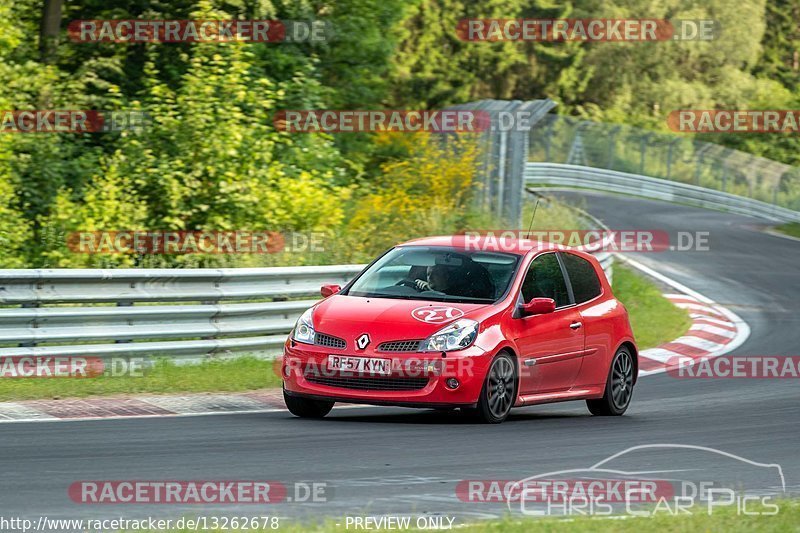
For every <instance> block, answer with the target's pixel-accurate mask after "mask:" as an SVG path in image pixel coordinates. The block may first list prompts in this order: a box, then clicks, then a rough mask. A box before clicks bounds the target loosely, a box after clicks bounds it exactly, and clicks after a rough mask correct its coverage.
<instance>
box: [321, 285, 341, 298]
mask: <svg viewBox="0 0 800 533" xmlns="http://www.w3.org/2000/svg"><path fill="white" fill-rule="evenodd" d="M340 290H342V288H341V287H340V286H339V285H323V286H322V288H321V289H320V290H319V292H320V294H322V297H323V298H327V297H328V296H333V295H334V294H336V293H337V292H339V291H340Z"/></svg>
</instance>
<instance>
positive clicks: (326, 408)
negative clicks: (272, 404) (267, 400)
mask: <svg viewBox="0 0 800 533" xmlns="http://www.w3.org/2000/svg"><path fill="white" fill-rule="evenodd" d="M283 401H284V403H285V404H286V407H287V408H288V409H289V412H290V413H292V414H293V415H294V416H298V417H300V418H323V417H324V416H325V415H327V414H328V413H330V412H331V409H333V404H334V402H326V401H324V400H312V399H310V398H303V397H302V396H289V395H288V394H286V391H283Z"/></svg>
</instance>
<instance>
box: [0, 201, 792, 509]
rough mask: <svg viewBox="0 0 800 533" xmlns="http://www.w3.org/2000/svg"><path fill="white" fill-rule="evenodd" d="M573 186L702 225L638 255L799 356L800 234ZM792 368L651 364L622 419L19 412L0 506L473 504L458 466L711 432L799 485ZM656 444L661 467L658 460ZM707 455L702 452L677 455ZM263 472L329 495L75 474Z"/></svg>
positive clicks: (594, 455) (769, 351) (556, 465)
mask: <svg viewBox="0 0 800 533" xmlns="http://www.w3.org/2000/svg"><path fill="white" fill-rule="evenodd" d="M560 195H562V196H567V197H569V198H571V199H576V198H578V199H580V201H581V202H582V203H583V205H584V206H585V207H586V208H587V210H588V211H590V212H591V213H592V214H594V215H596V216H598V217H599V218H600V219H602V220H603V221H604V222H605V223H606V224H607V225H608V226H610V227H611V228H612V229H663V230H667V231H669V232H670V233H673V232H675V231H677V230H685V231H709V232H710V245H711V250H712V251H711V252H665V253H657V254H636V259H638V260H640V261H641V262H643V263H646V264H647V265H648V266H651V267H653V268H655V269H656V270H658V271H660V272H661V273H663V274H665V275H667V276H669V277H672V278H673V279H675V280H677V281H679V282H681V283H683V284H685V285H686V286H688V287H690V288H692V289H695V290H697V291H699V292H701V293H702V294H704V295H706V296H708V297H710V298H712V299H714V300H716V301H717V302H718V303H721V304H724V305H727V306H728V307H729V308H730V309H731V310H733V311H734V312H736V313H737V314H739V316H741V317H742V318H743V319H745V320H746V321H747V322H748V323H749V325H750V326H751V328H752V334H751V336H750V338H749V339H748V341H747V342H746V343H745V344H744V345H743V346H741V347H740V348H739V349H737V350H736V352H734V353H739V354H763V355H787V354H797V353H798V350H797V340H798V337H800V335H798V332H800V317H798V311H800V283H798V282H799V281H800V276H798V269H799V268H800V267H799V265H800V242H796V241H791V240H786V239H781V238H779V237H774V236H771V235H768V234H765V233H761V232H759V231H758V229H757V226H759V225H763V223H762V222H759V221H757V220H755V219H749V218H746V217H740V216H735V215H729V214H724V213H718V212H714V211H706V210H701V209H695V208H690V207H684V206H678V205H672V204H667V203H660V202H652V201H644V200H638V199H630V198H622V197H611V196H600V195H594V194H591V195H590V194H584V193H560ZM799 392H800V389H798V385H797V382H796V380H788V379H786V380H744V379H740V380H711V381H709V380H678V379H675V378H672V377H670V376H668V375H664V374H662V375H657V376H651V377H647V378H644V379H643V380H641V381H640V382H639V384H638V386H637V388H636V392H635V394H634V399H633V404H632V406H631V408H630V410H629V411H628V414H627V415H626V416H624V417H622V418H612V419H609V418H593V417H591V416H590V415H589V413H588V411H587V410H586V408H585V406H584V404H583V402H574V403H567V404H556V405H549V406H533V407H528V408H524V409H521V410H516V411H514V412H513V413H512V415H511V417H510V419H509V420H508V421H507V422H506V423H504V424H502V425H500V426H481V425H474V424H471V423H469V422H468V421H466V420H465V419H463V418H462V417H461V416H460V415H459V414H453V415H446V414H440V413H436V412H433V411H414V410H405V409H399V408H360V409H339V410H337V409H334V411H333V413H332V414H331V415H329V416H328V418H326V419H324V420H321V421H308V420H299V419H296V418H293V417H292V416H291V415H289V414H288V413H283V412H281V413H265V414H243V415H230V416H204V417H193V418H160V419H140V420H107V421H84V422H57V423H29V424H28V423H21V424H3V425H2V426H0V472H2V476H1V477H0V502H2V504H1V507H2V510H3V513H2V514H4V515H5V516H9V515H25V516H33V517H36V516H38V515H40V514H44V515H47V516H50V517H57V516H60V517H75V518H90V517H115V516H138V517H144V516H180V515H182V514H184V513H191V514H197V513H203V514H209V515H211V514H217V515H220V514H234V513H238V514H241V513H247V514H256V515H266V514H272V515H275V514H278V515H281V516H295V517H312V516H313V517H319V516H332V517H342V516H344V515H346V514H350V515H357V514H364V513H369V514H371V515H378V514H384V513H413V514H419V513H443V514H446V515H450V516H457V517H459V521H460V520H462V519H465V518H478V517H482V516H491V515H497V514H499V513H502V512H503V510H504V507H503V506H502V505H495V504H480V503H478V504H467V503H463V502H461V501H459V500H458V499H457V498H456V497H455V485H456V483H457V481H458V480H462V479H511V480H516V479H520V478H522V477H526V476H530V475H535V474H539V473H544V472H548V471H553V470H558V469H568V468H581V467H588V466H590V465H592V464H594V463H596V462H598V461H601V460H602V459H604V458H606V457H608V456H610V455H612V454H614V453H617V452H620V451H622V450H624V449H626V448H628V447H630V446H633V445H638V444H648V443H680V444H693V445H702V446H709V447H713V448H718V449H721V450H724V451H726V452H730V453H733V454H736V455H740V456H743V457H746V458H748V459H751V460H754V461H758V462H762V463H778V464H780V465H781V466H782V467H783V472H784V474H785V477H786V484H787V485H788V486H789V487H790V489H792V490H793V492H795V493H796V492H798V491H797V488H798V487H800V454H799V453H798V452H797V442H798V441H800V438H799V437H800V427H798V421H800V413H799V412H798V396H800V394H799ZM658 462H659V458H658V457H655V458H653V461H652V463H650V464H648V466H649V467H651V468H653V469H659V468H663V465H659V464H657V463H658ZM667 466H668V467H670V468H672V469H676V470H683V471H690V470H692V469H696V468H698V469H699V468H706V467H708V464H707V462H706V461H704V460H703V459H702V458H700V457H697V458H695V459H694V460H693V459H691V458H689V459H683V462H681V463H680V464H679V465H678V464H674V463H673V464H669V465H667ZM87 479H95V480H113V479H116V480H128V479H140V480H148V479H149V480H203V479H227V480H234V479H258V480H279V481H282V482H284V483H291V482H293V481H298V480H306V481H325V482H327V483H328V484H329V485H330V486H331V489H329V490H331V491H332V493H331V494H330V501H329V502H328V503H320V504H296V503H295V504H279V505H274V506H269V507H266V508H264V507H262V508H258V507H255V506H241V507H238V508H237V507H232V506H226V507H221V506H216V507H205V508H204V507H201V506H197V505H195V506H185V507H175V506H171V505H160V506H141V505H140V506H136V505H127V506H120V505H117V506H108V505H93V506H92V505H78V504H75V503H72V502H71V501H70V500H69V498H68V497H67V487H68V486H69V485H70V483H72V482H74V481H76V480H87Z"/></svg>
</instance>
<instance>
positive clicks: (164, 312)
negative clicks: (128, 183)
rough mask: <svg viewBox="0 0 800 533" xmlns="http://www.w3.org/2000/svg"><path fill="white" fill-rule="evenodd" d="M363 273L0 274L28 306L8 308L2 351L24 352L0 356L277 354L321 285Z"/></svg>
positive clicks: (324, 269) (0, 295)
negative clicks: (242, 352) (246, 352)
mask: <svg viewBox="0 0 800 533" xmlns="http://www.w3.org/2000/svg"><path fill="white" fill-rule="evenodd" d="M363 268H364V265H335V266H312V267H279V268H252V269H251V268H231V269H118V270H88V269H86V270H85V269H74V270H72V269H56V270H0V305H3V306H8V305H21V306H22V307H13V308H10V307H5V308H0V344H5V345H10V344H19V346H13V347H4V348H0V356H12V355H20V356H24V355H29V356H30V355H37V356H56V355H90V356H101V357H102V356H133V355H165V356H167V355H169V356H196V355H205V354H211V355H214V354H217V355H219V354H226V353H228V352H234V351H243V350H245V351H254V352H275V351H279V350H280V347H281V345H282V344H283V341H284V340H285V339H286V334H287V333H288V332H289V330H290V329H291V328H292V327H293V326H294V323H295V321H296V320H297V317H298V316H300V314H301V313H302V312H303V311H304V310H305V309H308V308H309V307H310V306H312V305H313V304H314V303H316V301H317V298H315V297H318V295H319V288H320V285H322V284H323V283H338V284H342V285H343V284H345V283H346V282H347V281H349V280H350V279H352V278H353V277H354V276H355V275H356V274H357V273H358V272H360V271H361V270H362V269H363ZM289 298H314V299H303V300H289ZM267 299H269V300H272V301H263V300H267ZM242 300H262V301H256V302H254V301H249V302H243V301H242ZM178 302H186V303H184V304H180V303H178ZM190 302H191V303H190ZM61 304H77V305H69V306H65V305H61ZM88 304H107V305H93V306H89V305H88ZM135 304H140V305H135ZM165 304H166V305H165ZM55 343H61V344H55ZM63 343H70V344H63ZM38 344H47V345H45V346H41V345H38Z"/></svg>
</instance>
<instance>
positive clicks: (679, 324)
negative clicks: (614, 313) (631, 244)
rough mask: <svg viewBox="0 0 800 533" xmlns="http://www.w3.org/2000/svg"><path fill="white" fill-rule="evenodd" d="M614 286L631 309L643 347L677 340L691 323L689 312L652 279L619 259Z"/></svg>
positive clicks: (634, 328)
mask: <svg viewBox="0 0 800 533" xmlns="http://www.w3.org/2000/svg"><path fill="white" fill-rule="evenodd" d="M613 289H614V295H615V296H616V297H617V298H618V299H619V300H620V301H621V302H622V303H623V304H624V305H625V307H626V308H627V309H628V315H629V316H630V320H631V327H632V328H633V334H634V337H635V338H636V342H637V344H638V346H639V349H640V350H644V349H647V348H654V347H656V346H658V345H660V344H663V343H665V342H669V341H671V340H673V339H677V338H678V337H680V336H681V335H683V334H684V333H686V331H687V330H688V329H689V327H690V326H691V325H692V319H691V318H690V317H689V313H687V312H686V311H685V310H683V309H680V308H678V307H675V305H673V304H672V302H670V301H669V300H667V299H666V298H664V296H662V294H661V290H660V289H659V288H658V287H657V286H656V285H655V284H654V283H653V282H651V281H650V280H649V279H647V278H645V277H644V276H642V275H640V274H638V273H636V272H634V271H633V270H631V269H630V268H628V267H626V266H623V265H620V264H619V263H618V262H617V263H615V264H614V284H613Z"/></svg>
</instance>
